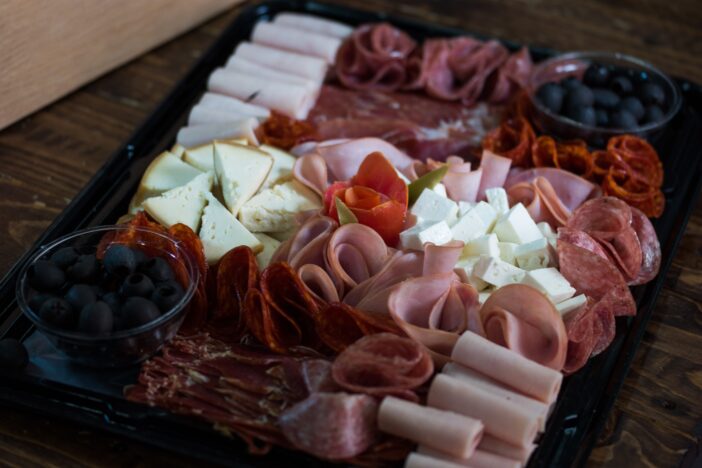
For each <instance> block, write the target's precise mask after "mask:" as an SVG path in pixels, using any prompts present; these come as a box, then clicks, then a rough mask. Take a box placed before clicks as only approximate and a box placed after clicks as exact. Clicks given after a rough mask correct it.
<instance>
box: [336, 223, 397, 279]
mask: <svg viewBox="0 0 702 468" xmlns="http://www.w3.org/2000/svg"><path fill="white" fill-rule="evenodd" d="M325 255H326V265H327V268H328V271H329V273H330V275H332V276H334V277H335V278H337V279H338V280H339V281H340V282H341V283H342V284H343V285H344V287H345V288H349V289H350V288H353V287H354V286H357V285H358V284H359V283H361V282H363V281H365V280H367V279H368V278H370V277H371V276H373V275H375V274H376V273H377V272H378V271H380V269H381V268H382V267H383V264H384V263H385V260H386V258H387V256H388V247H387V246H386V245H385V241H383V238H382V237H380V235H379V234H378V233H377V232H376V231H375V230H373V229H372V228H369V227H368V226H365V225H363V224H358V223H353V224H346V225H344V226H341V227H339V228H338V229H337V230H336V231H334V233H333V234H332V235H331V237H330V238H329V242H328V244H327V247H326V252H325Z"/></svg>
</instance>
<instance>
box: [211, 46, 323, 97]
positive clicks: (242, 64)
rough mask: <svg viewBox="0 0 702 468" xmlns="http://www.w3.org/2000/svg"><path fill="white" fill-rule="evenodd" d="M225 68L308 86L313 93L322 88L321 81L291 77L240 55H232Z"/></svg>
mask: <svg viewBox="0 0 702 468" xmlns="http://www.w3.org/2000/svg"><path fill="white" fill-rule="evenodd" d="M224 68H225V69H226V70H234V71H238V72H240V73H244V74H247V75H251V76H259V77H261V78H269V79H272V80H278V81H285V82H288V83H293V84H298V85H301V86H306V87H307V88H309V90H310V92H313V93H319V88H320V87H321V86H322V84H321V83H320V82H319V81H315V80H312V79H310V78H304V77H302V76H297V75H291V74H290V73H286V72H282V71H280V70H276V69H275V68H271V67H267V66H265V65H261V64H259V63H256V62H253V61H251V60H248V59H245V58H244V57H241V56H238V55H232V56H231V57H229V60H227V63H226V64H225V65H224Z"/></svg>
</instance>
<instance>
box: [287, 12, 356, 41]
mask: <svg viewBox="0 0 702 468" xmlns="http://www.w3.org/2000/svg"><path fill="white" fill-rule="evenodd" d="M273 23H276V24H284V25H286V26H290V27H292V28H296V29H301V30H303V31H309V32H313V33H315V34H324V35H325V36H332V37H338V38H342V39H343V38H344V37H346V36H348V35H350V34H351V33H352V32H353V28H352V27H351V26H349V25H346V24H343V23H339V22H338V21H332V20H328V19H324V18H320V17H318V16H314V15H305V14H303V13H291V12H285V13H278V14H277V15H275V18H274V19H273Z"/></svg>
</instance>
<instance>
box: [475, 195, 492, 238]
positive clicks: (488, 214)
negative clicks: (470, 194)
mask: <svg viewBox="0 0 702 468" xmlns="http://www.w3.org/2000/svg"><path fill="white" fill-rule="evenodd" d="M473 209H474V210H475V212H476V213H477V214H478V216H480V218H481V219H482V220H483V224H484V225H485V229H486V230H487V232H490V231H492V228H493V226H494V225H495V221H496V220H497V211H495V208H493V207H492V206H490V205H489V204H487V203H485V202H484V201H481V202H478V203H477V204H476V205H475V206H474V207H473Z"/></svg>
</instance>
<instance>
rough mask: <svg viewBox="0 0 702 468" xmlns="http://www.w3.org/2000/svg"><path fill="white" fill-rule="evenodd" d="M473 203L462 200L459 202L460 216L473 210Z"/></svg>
mask: <svg viewBox="0 0 702 468" xmlns="http://www.w3.org/2000/svg"><path fill="white" fill-rule="evenodd" d="M473 206H474V205H473V203H471V202H467V201H463V200H460V201H459V202H458V216H463V215H464V214H466V213H468V212H469V211H470V210H472V209H473Z"/></svg>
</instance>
